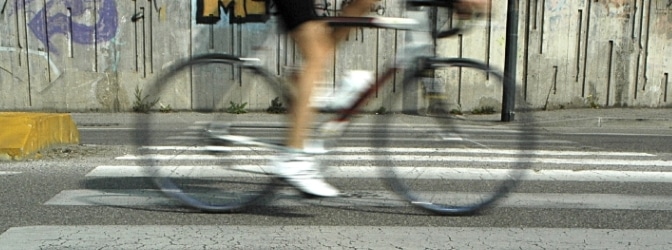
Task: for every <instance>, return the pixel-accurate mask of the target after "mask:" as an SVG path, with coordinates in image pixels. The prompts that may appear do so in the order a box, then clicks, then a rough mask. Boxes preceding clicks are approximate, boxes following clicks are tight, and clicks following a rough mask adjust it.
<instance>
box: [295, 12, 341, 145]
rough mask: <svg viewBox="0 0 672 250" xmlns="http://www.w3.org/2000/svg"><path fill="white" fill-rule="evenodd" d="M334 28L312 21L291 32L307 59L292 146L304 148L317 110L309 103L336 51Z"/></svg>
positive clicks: (298, 84)
mask: <svg viewBox="0 0 672 250" xmlns="http://www.w3.org/2000/svg"><path fill="white" fill-rule="evenodd" d="M330 32H331V29H330V28H329V27H328V26H327V25H326V24H325V23H322V22H317V21H310V22H306V23H304V24H302V25H301V26H299V27H298V28H297V29H295V30H294V31H292V32H291V33H290V36H291V37H292V39H293V40H294V42H295V43H296V44H297V45H298V47H299V50H300V52H301V55H302V56H303V60H304V61H303V69H302V71H301V72H299V75H298V76H297V78H296V82H295V83H294V84H296V90H297V91H296V94H295V96H294V101H293V104H292V110H291V111H290V112H291V120H292V125H291V128H290V132H289V138H288V141H287V146H289V147H291V148H295V149H299V150H301V149H303V140H304V138H306V133H307V129H308V127H309V126H310V124H311V122H312V119H313V116H314V113H315V112H314V110H313V109H312V108H311V107H310V105H309V104H310V98H311V95H312V93H313V89H314V86H315V83H316V82H318V81H320V79H321V77H322V76H323V72H324V70H325V68H326V66H327V63H328V62H329V60H330V58H331V57H332V53H333V51H334V41H333V39H332V38H331V35H330Z"/></svg>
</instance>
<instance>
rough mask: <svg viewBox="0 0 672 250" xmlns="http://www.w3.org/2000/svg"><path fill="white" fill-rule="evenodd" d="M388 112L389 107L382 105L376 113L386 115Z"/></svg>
mask: <svg viewBox="0 0 672 250" xmlns="http://www.w3.org/2000/svg"><path fill="white" fill-rule="evenodd" d="M384 114H387V109H386V108H385V107H380V108H379V109H378V110H376V115H384Z"/></svg>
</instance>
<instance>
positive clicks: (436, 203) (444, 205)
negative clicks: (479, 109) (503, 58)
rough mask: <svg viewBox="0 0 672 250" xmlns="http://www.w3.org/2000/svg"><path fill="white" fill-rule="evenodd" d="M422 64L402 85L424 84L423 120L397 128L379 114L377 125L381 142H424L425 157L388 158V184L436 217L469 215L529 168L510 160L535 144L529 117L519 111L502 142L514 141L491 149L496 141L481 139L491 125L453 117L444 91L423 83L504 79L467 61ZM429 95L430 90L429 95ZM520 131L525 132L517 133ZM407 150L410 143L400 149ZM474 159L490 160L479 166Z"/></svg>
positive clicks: (506, 189)
mask: <svg viewBox="0 0 672 250" xmlns="http://www.w3.org/2000/svg"><path fill="white" fill-rule="evenodd" d="M421 61H422V62H421V67H418V68H417V69H412V70H410V73H406V76H405V77H404V82H403V84H404V86H411V87H415V86H416V85H417V84H425V86H424V87H425V91H424V93H423V96H424V99H425V100H426V105H427V109H426V110H424V111H422V112H420V113H422V115H423V116H424V117H425V118H420V117H419V116H417V115H416V116H413V118H412V119H414V120H415V121H414V123H413V124H416V125H414V126H408V127H403V126H402V127H401V128H400V127H399V124H403V121H394V120H392V118H390V117H389V116H388V117H385V116H384V118H383V119H382V120H381V122H382V124H381V125H382V126H381V127H385V128H384V130H385V138H394V137H397V138H398V137H404V138H416V139H417V140H418V141H420V140H423V141H424V142H422V143H419V144H423V145H418V147H420V148H421V149H420V150H419V151H420V152H423V153H424V154H425V155H424V156H423V157H421V158H417V159H407V158H405V157H404V156H403V155H402V156H400V155H399V153H396V154H397V155H393V156H392V157H391V158H392V159H387V160H386V162H387V165H388V166H390V168H389V169H387V171H386V172H385V173H384V174H385V176H386V180H387V183H388V184H389V186H390V187H391V188H392V189H393V190H394V191H395V192H396V193H398V194H399V195H400V196H402V197H403V198H404V199H406V200H408V201H409V202H410V203H411V204H412V205H415V206H417V207H420V208H422V209H424V210H427V211H430V212H432V213H436V214H444V215H469V214H474V213H477V212H480V211H483V210H485V209H487V208H490V207H492V206H493V205H494V204H495V203H496V202H497V201H499V200H501V199H502V198H504V197H506V195H507V194H508V193H509V192H511V191H512V190H513V189H514V188H515V187H516V186H517V185H518V183H519V182H520V180H521V179H522V178H523V176H524V173H525V169H528V168H529V167H530V166H529V164H530V161H529V160H520V159H519V158H516V157H510V155H516V156H519V155H522V154H525V152H526V150H532V149H534V148H535V140H534V138H532V135H533V134H534V133H533V132H532V131H530V129H532V128H527V125H526V124H529V120H528V119H530V117H527V116H526V115H524V113H521V117H517V119H518V121H517V122H516V123H515V124H516V125H515V126H519V127H518V128H517V129H516V131H518V132H514V131H504V132H511V133H510V134H509V135H508V136H510V137H513V138H508V139H507V140H511V142H513V143H514V145H512V146H511V145H509V148H506V147H505V148H501V146H497V145H494V144H497V142H488V138H486V137H484V136H485V135H487V134H489V133H493V134H492V135H494V134H496V131H494V130H493V131H490V130H491V129H492V127H493V126H492V125H493V123H492V122H490V123H488V122H484V121H482V120H481V121H474V120H473V119H468V118H466V119H465V118H464V116H461V115H459V114H455V113H460V112H459V111H458V110H450V109H449V108H450V107H449V106H450V105H449V104H448V100H449V99H450V98H448V97H447V96H446V95H447V94H446V93H448V92H446V91H445V90H441V89H440V87H439V89H438V90H437V89H436V86H434V87H433V88H434V89H432V87H428V86H427V82H428V81H430V82H431V84H437V83H436V82H435V81H436V80H434V79H437V77H438V76H442V77H446V78H447V79H449V80H451V79H458V78H459V79H458V80H461V81H462V82H469V81H477V82H480V83H482V84H491V85H493V86H496V85H497V84H503V83H504V81H505V76H504V75H503V74H502V73H500V72H499V71H496V70H493V69H491V68H490V67H489V66H487V65H485V64H483V63H480V62H477V61H473V60H469V59H461V58H455V59H436V58H428V59H424V60H421ZM470 84H478V83H476V82H470ZM444 86H445V85H444ZM428 89H431V90H428ZM433 91H435V92H434V93H432V92H433ZM499 93H501V92H499ZM519 101H520V104H519V106H518V108H520V109H524V108H525V106H526V105H525V104H524V102H522V101H523V99H522V98H519ZM418 119H426V120H427V123H425V124H424V125H422V126H418V125H417V124H418ZM495 119H496V118H495ZM491 121H492V120H491ZM494 121H497V120H494ZM523 127H525V128H523ZM518 129H521V130H518ZM523 130H525V131H527V132H522V131H523ZM500 132H501V131H500ZM505 139H506V138H505ZM493 141H494V140H493ZM501 141H504V140H501ZM384 143H385V145H382V147H381V148H394V144H395V142H394V139H390V140H386V141H385V142H384ZM409 146H411V145H408V144H406V145H405V147H409ZM498 153H500V154H507V155H509V157H508V158H507V157H502V156H501V155H497V154H498ZM463 155H467V156H463ZM479 156H486V157H491V158H492V159H494V160H492V161H489V160H484V161H483V162H482V163H478V161H480V160H478V159H477V158H478V157H479ZM408 157H412V156H408ZM526 157H527V156H526ZM498 159H507V160H508V162H506V161H507V160H504V163H502V162H499V160H498ZM409 160H412V161H409ZM409 164H412V165H409ZM417 164H420V165H421V166H417Z"/></svg>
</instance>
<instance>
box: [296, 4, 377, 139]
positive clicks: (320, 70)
mask: <svg viewBox="0 0 672 250" xmlns="http://www.w3.org/2000/svg"><path fill="white" fill-rule="evenodd" d="M377 1H379V0H355V1H353V2H352V3H351V4H349V5H348V6H346V7H345V8H344V9H343V12H342V15H343V16H361V15H364V14H366V13H367V12H369V11H370V9H371V5H372V4H373V3H375V2H377ZM349 31H350V28H338V29H332V28H330V27H328V26H327V25H326V24H325V23H322V22H319V21H310V22H306V23H304V24H302V25H301V26H299V27H298V28H297V29H295V30H293V31H292V32H291V33H290V36H291V37H292V39H293V40H294V42H295V43H296V44H297V45H298V47H299V50H300V51H301V55H302V56H303V59H304V62H303V63H304V65H303V70H302V71H301V72H300V73H299V75H298V77H297V78H296V83H295V84H296V89H297V92H296V95H295V96H294V104H293V105H292V110H291V116H292V118H291V119H292V125H291V128H290V132H289V138H288V140H287V146H289V147H291V148H295V149H299V150H300V149H303V141H304V139H305V138H306V133H307V128H308V126H310V123H311V122H312V120H313V116H314V113H315V111H314V110H313V109H312V108H310V105H309V103H310V98H311V96H312V93H313V89H314V86H315V83H316V82H318V81H320V80H321V77H322V76H323V75H324V70H325V68H326V66H327V64H328V63H329V61H330V60H331V58H332V55H333V53H334V49H335V48H336V46H337V44H338V43H339V42H340V41H342V40H343V39H345V37H346V36H347V34H348V32H349Z"/></svg>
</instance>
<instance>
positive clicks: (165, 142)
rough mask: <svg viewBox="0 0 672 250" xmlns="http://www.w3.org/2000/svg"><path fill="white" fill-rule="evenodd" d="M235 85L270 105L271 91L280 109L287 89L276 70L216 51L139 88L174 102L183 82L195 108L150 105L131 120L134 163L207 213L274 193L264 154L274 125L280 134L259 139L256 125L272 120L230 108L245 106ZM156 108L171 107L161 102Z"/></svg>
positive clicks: (244, 204)
mask: <svg viewBox="0 0 672 250" xmlns="http://www.w3.org/2000/svg"><path fill="white" fill-rule="evenodd" d="M243 84H244V85H246V86H242V85H243ZM236 88H238V89H241V88H247V91H251V92H252V91H254V89H259V91H256V92H257V93H258V94H257V97H258V98H260V99H261V98H263V99H264V100H268V101H269V105H271V103H270V102H271V100H273V99H275V98H277V99H275V100H274V101H275V104H274V105H275V108H276V109H280V110H279V111H282V110H281V109H282V108H283V106H282V105H281V104H282V103H284V104H285V105H286V104H287V102H286V95H285V94H286V92H285V91H284V89H283V88H282V86H281V85H280V83H279V82H278V81H277V80H276V78H275V77H274V76H272V75H270V74H269V73H267V72H266V71H264V70H262V69H260V68H258V67H255V66H249V62H247V61H246V60H244V59H240V58H237V57H232V56H228V55H219V54H211V55H204V56H199V57H195V58H193V59H191V60H188V61H185V62H182V63H179V64H176V65H175V66H174V67H173V68H171V69H170V71H169V72H168V73H166V74H164V75H162V76H161V77H158V78H157V79H156V80H155V81H154V82H152V84H151V85H149V86H147V87H146V88H145V89H144V90H143V92H144V93H147V94H148V95H147V97H146V98H148V99H147V101H153V100H154V99H156V98H160V99H156V100H159V101H160V102H161V104H162V105H168V104H170V103H163V102H164V101H165V100H169V99H168V98H173V99H170V100H174V101H176V102H179V101H180V100H179V98H183V97H184V96H189V95H179V93H180V91H185V89H186V91H191V94H192V95H193V96H194V99H192V100H191V101H190V102H191V106H192V107H193V108H194V109H197V111H198V113H193V112H185V113H172V114H164V112H159V111H161V110H152V111H150V112H149V113H147V114H144V115H140V116H138V118H137V120H136V123H135V124H136V130H135V131H136V133H135V142H136V146H137V154H136V163H137V164H139V165H140V166H142V167H143V168H144V170H145V173H146V174H147V176H149V177H151V178H152V180H153V182H154V183H155V184H156V186H157V187H158V188H159V189H160V190H161V191H162V192H163V193H164V194H165V195H167V196H169V197H171V198H174V199H177V200H179V201H180V202H181V203H182V204H184V205H186V206H188V207H192V208H196V209H199V210H202V211H209V212H227V211H236V210H239V209H242V208H244V207H247V206H250V205H254V204H258V203H260V202H263V201H265V200H266V198H268V197H270V196H271V195H272V191H273V189H274V184H275V183H276V179H275V178H274V177H273V175H272V174H271V170H270V169H269V161H270V157H271V156H272V155H274V150H275V148H276V147H277V146H276V145H279V144H280V139H281V138H282V135H278V133H279V131H278V130H277V129H273V131H272V133H273V134H272V135H273V136H274V137H275V138H276V139H278V140H276V141H267V142H263V141H260V140H259V138H261V137H264V136H269V135H271V134H269V132H263V131H264V130H263V129H260V128H264V127H268V126H277V125H275V124H258V122H257V123H255V124H253V123H249V122H248V123H245V122H244V121H240V120H241V118H244V117H243V115H241V114H231V113H242V112H244V111H246V109H247V107H246V102H242V101H238V100H241V95H237V94H235V92H236V91H242V90H236ZM175 96H177V98H175ZM195 98H205V99H206V100H207V99H209V100H210V101H209V102H210V103H206V104H203V100H195ZM176 99H177V100H176ZM198 101H201V103H200V104H198V105H196V104H194V103H195V102H198ZM194 106H198V107H194ZM186 109H190V108H189V107H187V108H186ZM162 111H169V110H166V108H165V106H164V107H163V108H162ZM280 117H282V118H284V116H282V115H279V116H278V119H280ZM243 120H244V119H243Z"/></svg>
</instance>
